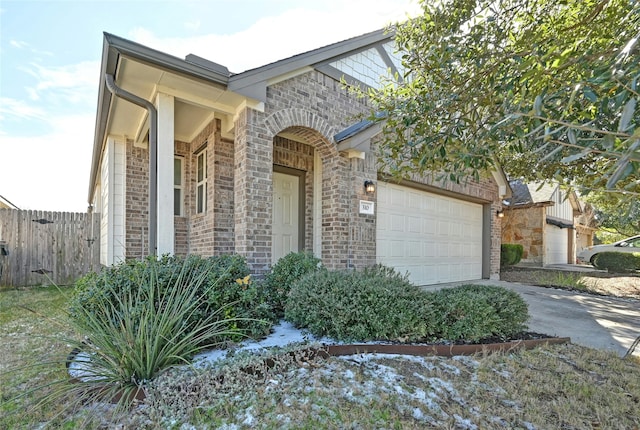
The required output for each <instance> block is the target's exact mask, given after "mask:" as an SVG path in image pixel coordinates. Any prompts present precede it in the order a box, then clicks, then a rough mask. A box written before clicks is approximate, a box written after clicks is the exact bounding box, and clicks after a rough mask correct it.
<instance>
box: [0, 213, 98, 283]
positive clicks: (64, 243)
mask: <svg viewBox="0 0 640 430" xmlns="http://www.w3.org/2000/svg"><path fill="white" fill-rule="evenodd" d="M99 222H100V221H99V217H98V214H88V213H70V212H45V211H31V210H17V209H0V286H13V287H19V286H28V285H51V284H56V285H70V284H72V283H73V282H74V281H75V280H76V279H78V278H79V277H80V276H82V275H84V274H86V273H88V272H90V271H92V270H97V269H99V264H100V243H99V237H100V234H99V232H100V224H99Z"/></svg>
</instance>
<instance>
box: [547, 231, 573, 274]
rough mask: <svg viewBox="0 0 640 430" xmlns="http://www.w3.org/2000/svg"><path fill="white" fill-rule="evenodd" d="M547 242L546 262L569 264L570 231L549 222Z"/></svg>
mask: <svg viewBox="0 0 640 430" xmlns="http://www.w3.org/2000/svg"><path fill="white" fill-rule="evenodd" d="M545 232H546V235H547V237H546V238H545V239H546V244H545V251H546V252H545V256H546V261H545V262H544V263H545V264H567V263H568V262H569V255H568V253H569V233H568V231H567V229H566V228H560V227H556V226H555V225H551V224H547V225H546V226H545Z"/></svg>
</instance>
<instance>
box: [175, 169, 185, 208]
mask: <svg viewBox="0 0 640 430" xmlns="http://www.w3.org/2000/svg"><path fill="white" fill-rule="evenodd" d="M183 208H184V158H182V157H174V158H173V214H174V215H175V216H182V215H183V214H184V212H183V210H184V209H183Z"/></svg>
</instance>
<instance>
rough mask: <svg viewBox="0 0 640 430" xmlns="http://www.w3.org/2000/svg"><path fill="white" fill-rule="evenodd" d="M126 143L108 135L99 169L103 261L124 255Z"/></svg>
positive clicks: (118, 259)
mask: <svg viewBox="0 0 640 430" xmlns="http://www.w3.org/2000/svg"><path fill="white" fill-rule="evenodd" d="M124 201H125V145H124V143H122V142H118V141H115V140H114V139H113V138H111V137H110V138H108V139H107V145H106V147H105V150H104V153H103V154H102V165H101V170H100V214H101V217H100V263H101V264H104V265H111V264H113V263H117V262H119V261H122V260H124V257H125V244H126V241H125V226H124V223H125V220H124V208H125V203H124Z"/></svg>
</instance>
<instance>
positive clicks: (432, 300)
mask: <svg viewBox="0 0 640 430" xmlns="http://www.w3.org/2000/svg"><path fill="white" fill-rule="evenodd" d="M285 318H286V319H287V320H289V321H291V322H292V323H293V324H294V325H296V326H297V327H300V328H305V329H308V330H309V331H310V332H311V333H313V334H314V335H316V336H329V337H332V338H334V339H337V340H340V341H370V340H387V341H403V342H407V341H442V340H446V341H458V340H465V341H471V342H476V341H479V340H481V339H485V338H490V337H500V338H507V337H509V336H511V335H514V334H517V333H519V332H521V331H523V330H525V329H526V321H527V320H528V319H529V314H528V308H527V304H526V303H525V301H524V300H523V299H522V297H520V296H519V295H518V294H517V293H515V292H513V291H510V290H507V289H504V288H502V287H495V286H478V285H465V286H461V287H456V288H447V289H443V290H439V291H435V292H425V291H423V290H421V289H420V288H418V287H416V286H414V285H412V284H411V283H410V282H409V281H408V280H407V278H406V277H405V276H401V275H399V274H398V273H396V272H394V271H393V269H390V268H387V267H384V266H375V267H374V268H370V269H365V270H363V271H361V272H355V271H351V272H329V271H322V272H316V273H312V274H309V275H307V276H304V277H303V278H301V279H300V280H299V281H297V282H296V283H294V284H293V285H292V288H291V292H290V294H289V297H288V300H287V303H286V307H285Z"/></svg>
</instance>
